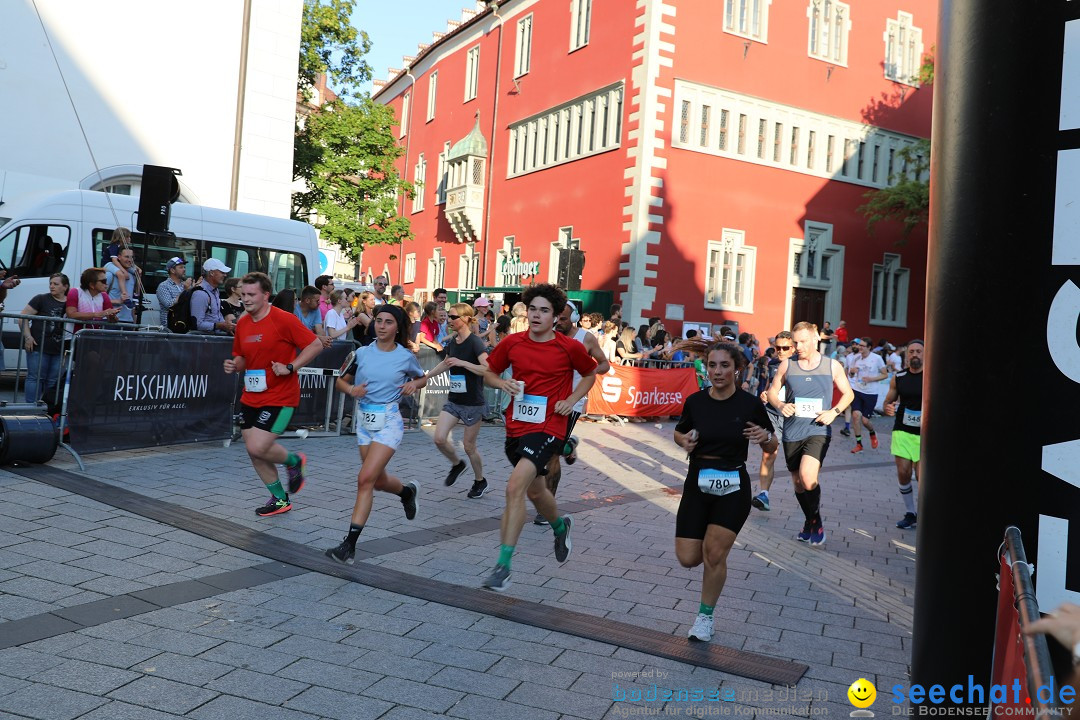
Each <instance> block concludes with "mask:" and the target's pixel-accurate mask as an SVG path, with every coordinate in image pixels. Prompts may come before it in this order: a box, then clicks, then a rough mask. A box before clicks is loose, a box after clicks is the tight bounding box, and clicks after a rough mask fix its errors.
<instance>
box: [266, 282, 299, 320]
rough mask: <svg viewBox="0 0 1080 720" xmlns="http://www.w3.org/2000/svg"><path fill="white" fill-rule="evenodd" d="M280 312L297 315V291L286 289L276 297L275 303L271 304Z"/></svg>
mask: <svg viewBox="0 0 1080 720" xmlns="http://www.w3.org/2000/svg"><path fill="white" fill-rule="evenodd" d="M270 304H271V305H273V306H274V307H276V308H278V309H279V310H284V311H285V312H287V313H293V314H294V315H295V314H296V291H295V290H293V289H292V288H285V289H284V290H282V291H281V292H279V293H278V294H277V295H275V296H274V301H273V302H271V303H270Z"/></svg>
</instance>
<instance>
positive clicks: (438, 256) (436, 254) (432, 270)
mask: <svg viewBox="0 0 1080 720" xmlns="http://www.w3.org/2000/svg"><path fill="white" fill-rule="evenodd" d="M427 262H428V272H427V286H428V289H431V290H434V289H435V288H437V287H446V286H445V285H444V284H443V278H444V277H445V275H446V258H444V257H443V255H442V248H434V249H433V250H432V251H431V257H430V258H428V261H427Z"/></svg>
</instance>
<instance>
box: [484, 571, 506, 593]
mask: <svg viewBox="0 0 1080 720" xmlns="http://www.w3.org/2000/svg"><path fill="white" fill-rule="evenodd" d="M484 587H485V588H487V589H488V590H494V591H495V592H502V591H503V590H505V589H506V588H508V587H510V568H508V567H506V566H505V565H496V566H495V569H494V570H492V571H491V575H489V576H488V579H487V580H485V581H484Z"/></svg>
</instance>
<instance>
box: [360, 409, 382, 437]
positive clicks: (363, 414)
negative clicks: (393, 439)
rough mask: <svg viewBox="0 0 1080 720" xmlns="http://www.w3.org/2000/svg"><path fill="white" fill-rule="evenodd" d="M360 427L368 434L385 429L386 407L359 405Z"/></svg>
mask: <svg viewBox="0 0 1080 720" xmlns="http://www.w3.org/2000/svg"><path fill="white" fill-rule="evenodd" d="M360 425H361V426H362V427H363V428H364V429H365V430H367V431H368V432H378V431H380V430H382V429H383V428H384V427H386V407H385V406H384V405H361V406H360Z"/></svg>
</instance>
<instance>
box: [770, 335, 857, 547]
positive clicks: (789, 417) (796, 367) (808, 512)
mask: <svg viewBox="0 0 1080 720" xmlns="http://www.w3.org/2000/svg"><path fill="white" fill-rule="evenodd" d="M791 335H792V337H793V338H794V340H795V352H796V353H797V358H791V359H790V360H785V361H784V362H783V363H781V364H780V369H779V370H778V371H777V372H776V377H775V378H773V383H772V385H771V386H769V395H768V397H769V404H770V405H772V406H773V407H774V408H776V409H777V410H779V411H780V414H781V415H783V416H784V418H785V420H784V456H785V457H786V458H787V466H788V470H790V471H791V481H792V482H793V483H794V484H795V499H796V500H798V501H799V506H800V507H801V508H802V511H803V515H804V516H805V517H806V522H805V523H803V529H802V532H800V533H799V534H798V536H797V539H798V540H799V541H800V542H808V543H810V544H811V545H822V544H824V543H825V528H824V526H823V524H822V522H821V512H820V508H821V487H820V486H819V485H818V473H819V472H820V471H821V463H822V461H824V460H825V453H826V452H827V451H828V449H829V440H830V436H831V426H832V423H833V421H834V420H836V418H837V417H839V416H840V415H841V414H843V412H844V408H846V407H847V406H848V405H850V404H851V401H852V400H853V399H854V397H855V393H853V392H852V391H851V385H849V384H848V381H847V375H846V373H845V372H844V368H843V367H842V366H841V365H840V363H838V362H836V361H835V360H832V359H831V358H827V357H825V356H824V355H822V354H821V353H820V352H818V342H820V340H821V337H820V336H819V335H818V329H817V325H814V324H813V323H808V322H801V323H798V324H797V325H796V326H795V327H793V328H792V329H791ZM789 376H790V378H789ZM830 377H831V378H832V383H831V384H829V382H828V381H829V378H830ZM793 380H797V382H793ZM785 386H786V389H787V392H786V397H785V399H784V401H781V400H780V389H781V388H783V387H785ZM832 386H835V387H836V388H837V389H838V390H840V392H841V393H842V397H841V398H840V401H839V402H838V403H837V404H836V405H834V406H831V407H830V403H831V401H832Z"/></svg>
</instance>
